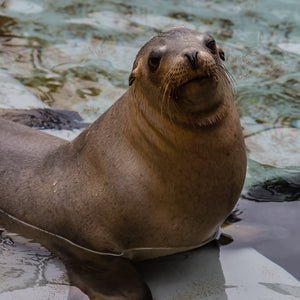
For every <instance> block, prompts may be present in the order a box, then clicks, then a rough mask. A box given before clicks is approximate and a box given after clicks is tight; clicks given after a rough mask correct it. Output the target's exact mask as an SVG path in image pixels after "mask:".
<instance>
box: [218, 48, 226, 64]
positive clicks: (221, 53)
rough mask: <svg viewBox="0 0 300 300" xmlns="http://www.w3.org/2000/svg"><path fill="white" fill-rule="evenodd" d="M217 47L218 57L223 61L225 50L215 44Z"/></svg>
mask: <svg viewBox="0 0 300 300" xmlns="http://www.w3.org/2000/svg"><path fill="white" fill-rule="evenodd" d="M217 49H218V53H219V56H220V58H221V59H222V60H223V61H225V52H224V51H223V49H222V48H221V47H219V46H217Z"/></svg>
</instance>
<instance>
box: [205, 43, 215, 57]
mask: <svg viewBox="0 0 300 300" xmlns="http://www.w3.org/2000/svg"><path fill="white" fill-rule="evenodd" d="M206 47H207V48H208V49H209V50H210V52H211V53H212V54H216V53H217V45H216V42H215V40H209V41H208V42H207V43H206Z"/></svg>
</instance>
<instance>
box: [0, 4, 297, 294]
mask: <svg viewBox="0 0 300 300" xmlns="http://www.w3.org/2000/svg"><path fill="white" fill-rule="evenodd" d="M298 2H299V1H298V0H272V1H271V0H265V1H258V0H257V1H255V0H252V1H251V0H247V1H243V0H235V1H218V0H215V1H213V0H211V1H210V0H202V1H195V0H184V1H175V0H174V1H158V0H153V1H126V3H125V2H124V3H123V2H121V1H96V0H94V1H84V2H83V1H76V0H69V1H61V0H60V1H47V0H39V1H29V0H28V1H23V0H10V1H1V2H0V26H1V27H0V67H1V68H2V69H4V70H6V71H7V72H8V74H10V75H11V76H13V77H14V78H16V79H18V80H19V81H20V82H21V83H22V84H23V85H24V86H25V87H26V89H27V90H28V91H29V92H31V93H32V94H34V95H35V96H36V97H37V98H39V99H40V100H42V101H43V102H44V103H45V104H47V105H50V106H52V107H54V108H58V109H69V110H75V111H78V112H79V113H80V114H81V115H82V116H83V117H84V118H85V120H86V121H93V120H95V119H96V118H97V117H98V116H99V115H100V114H101V113H103V112H104V111H105V110H106V109H107V108H108V107H109V106H110V105H111V104H112V103H113V102H114V101H115V100H116V99H117V98H118V97H119V96H120V95H121V94H122V93H123V92H124V91H125V90H126V89H127V86H128V76H129V73H130V70H131V66H132V62H133V60H134V57H135V55H136V53H137V51H138V49H139V48H140V47H141V46H142V45H143V44H144V43H145V42H146V41H147V40H148V39H149V38H150V37H152V36H153V35H155V34H156V33H157V32H159V31H161V30H166V29H169V28H171V27H174V26H186V27H189V28H192V29H195V30H198V31H203V32H208V33H210V34H212V35H213V36H214V37H215V38H216V40H217V42H218V44H219V45H220V46H221V47H222V48H223V50H224V51H225V55H226V66H227V68H228V69H229V70H230V72H231V73H232V75H233V77H234V79H235V92H236V96H235V99H236V104H237V107H238V111H239V114H240V117H241V121H242V125H243V128H244V133H245V136H246V144H247V148H248V172H247V180H246V184H245V188H244V191H243V195H244V196H245V195H246V194H247V191H248V190H249V188H252V187H253V185H260V184H261V183H262V182H264V181H266V180H270V179H274V178H275V180H276V178H277V179H278V178H286V179H287V180H288V182H291V180H290V178H294V176H296V177H297V176H298V178H299V176H300V152H299V149H300V130H299V127H300V94H299V91H300V60H299V57H300V34H299V33H300V13H299V3H298ZM298 187H299V185H298V186H296V189H298ZM287 193H288V192H287ZM294 200H298V201H299V197H298V199H294ZM239 208H240V209H241V211H243V214H242V215H241V218H242V221H241V222H239V223H236V224H234V225H231V226H228V227H226V228H225V229H224V230H225V232H226V231H228V232H230V234H231V235H232V236H233V239H234V242H233V243H231V244H230V245H228V246H223V247H228V248H230V247H231V248H234V247H242V246H245V245H247V246H252V247H254V248H255V249H257V250H258V251H259V252H261V253H262V254H264V255H265V256H267V257H269V258H270V259H272V260H273V261H275V262H276V263H278V264H279V265H281V266H283V267H284V268H285V269H286V270H288V271H289V272H291V273H292V274H293V275H294V276H297V277H298V278H300V273H299V267H298V266H299V258H298V253H300V245H299V241H300V235H299V231H297V230H295V229H297V228H299V225H300V224H299V217H298V216H297V215H298V214H297V213H295V212H299V202H297V201H296V202H295V201H294V202H289V203H288V202H284V203H255V202H249V201H248V200H241V202H240V206H239ZM237 224H238V225H237ZM0 225H1V224H0ZM248 234H249V235H248ZM245 236H247V237H249V238H248V240H247V239H246V240H247V241H245V240H244V239H245ZM20 251H21V253H24V259H25V257H27V256H26V255H27V254H26V253H27V252H26V251H25V250H24V251H23V250H20ZM26 259H28V260H27V261H28V262H30V261H32V259H31V258H28V257H27V258H26ZM49 259H50V258H49ZM7 266H9V263H7V264H6V267H7ZM10 276H11V277H10V278H11V279H12V278H14V273H13V271H12V273H11V274H10ZM27 285H28V286H32V282H31V283H28V284H27ZM17 288H18V286H17V285H15V289H17ZM12 289H13V288H12Z"/></svg>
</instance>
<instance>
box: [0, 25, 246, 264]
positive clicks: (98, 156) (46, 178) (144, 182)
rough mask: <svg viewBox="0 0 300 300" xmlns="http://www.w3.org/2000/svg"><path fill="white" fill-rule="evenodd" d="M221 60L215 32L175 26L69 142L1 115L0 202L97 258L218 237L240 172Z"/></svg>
mask: <svg viewBox="0 0 300 300" xmlns="http://www.w3.org/2000/svg"><path fill="white" fill-rule="evenodd" d="M224 57H225V56H224V52H223V51H222V50H221V48H219V47H218V46H217V45H216V43H215V41H214V39H213V38H212V37H211V36H210V35H208V34H204V33H198V32H195V31H192V30H189V29H185V28H175V29H173V30H170V31H167V32H164V33H161V34H159V35H158V36H156V37H154V38H152V39H151V40H150V41H149V42H148V43H146V44H145V45H144V46H143V47H142V48H141V50H140V51H139V53H138V54H137V57H136V59H135V61H134V64H133V68H132V71H131V74H130V76H129V89H128V91H126V92H125V93H124V94H123V95H122V96H121V97H120V99H119V100H118V101H116V102H115V104H114V105H113V106H112V107H111V108H110V109H109V110H108V111H106V112H105V113H104V114H103V115H102V116H100V117H99V118H98V119H97V120H96V121H95V122H94V123H93V124H91V125H90V126H89V127H88V128H86V129H85V130H84V131H83V132H82V133H81V134H80V135H79V136H78V137H77V138H76V139H75V140H73V141H72V142H67V141H64V140H60V139H58V138H54V137H50V136H48V135H47V134H43V133H41V132H38V131H35V130H33V129H30V128H27V127H25V126H21V125H19V124H15V123H11V122H6V121H3V120H2V121H1V120H0V125H1V126H0V129H1V130H0V153H1V155H0V160H1V163H0V209H2V210H3V211H6V212H7V213H8V214H10V215H12V216H14V217H16V218H19V219H21V220H22V221H24V222H27V223H29V224H32V225H34V226H36V227H39V228H42V229H43V230H45V231H48V232H51V233H54V234H56V235H59V236H62V237H63V238H64V239H67V240H70V241H72V243H75V244H77V245H79V246H81V247H84V248H85V249H90V250H92V251H96V252H98V253H101V254H103V255H115V256H123V257H128V258H132V259H146V258H152V257H157V256H161V255H167V254H171V253H176V252H180V251H184V250H187V249H191V248H195V247H198V246H200V245H202V244H205V243H207V242H208V241H210V240H211V239H213V238H214V237H215V236H216V233H217V232H218V228H219V226H220V225H221V224H222V222H223V221H224V220H225V218H226V217H227V215H228V214H229V213H230V212H231V210H232V209H233V207H234V206H235V204H236V202H237V200H238V198H239V195H240V192H241V190H242V187H243V183H244V178H245V172H246V155H245V145H244V139H243V134H242V130H241V126H240V122H239V118H238V115H237V112H236V109H235V106H234V101H233V94H232V89H231V84H230V80H229V78H228V74H227V71H226V69H225V67H224V66H223V64H222V62H221V61H222V60H223V59H224Z"/></svg>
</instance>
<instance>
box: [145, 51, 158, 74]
mask: <svg viewBox="0 0 300 300" xmlns="http://www.w3.org/2000/svg"><path fill="white" fill-rule="evenodd" d="M160 59H161V54H159V53H156V52H152V53H150V55H149V58H148V65H149V68H150V70H151V71H152V72H154V71H155V70H156V69H157V68H158V66H159V63H160Z"/></svg>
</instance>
